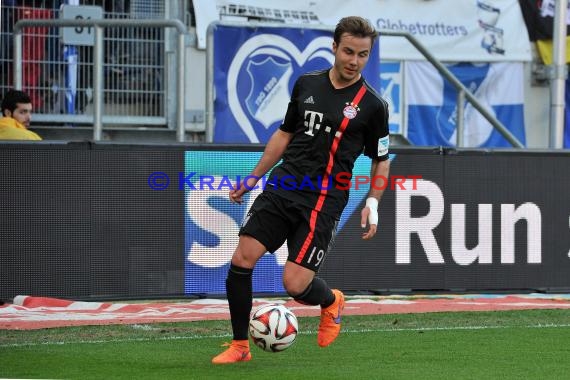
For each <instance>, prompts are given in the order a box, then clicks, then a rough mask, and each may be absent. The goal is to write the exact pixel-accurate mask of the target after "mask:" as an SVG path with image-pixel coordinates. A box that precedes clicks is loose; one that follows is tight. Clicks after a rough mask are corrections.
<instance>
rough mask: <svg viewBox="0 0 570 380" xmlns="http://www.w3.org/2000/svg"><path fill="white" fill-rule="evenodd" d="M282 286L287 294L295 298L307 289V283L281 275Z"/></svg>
mask: <svg viewBox="0 0 570 380" xmlns="http://www.w3.org/2000/svg"><path fill="white" fill-rule="evenodd" d="M283 287H284V288H285V291H286V292H287V294H289V295H290V296H291V297H293V298H295V299H296V298H298V297H299V296H300V295H301V294H303V292H304V291H305V289H307V284H306V283H305V282H301V281H299V280H296V279H288V278H285V277H283Z"/></svg>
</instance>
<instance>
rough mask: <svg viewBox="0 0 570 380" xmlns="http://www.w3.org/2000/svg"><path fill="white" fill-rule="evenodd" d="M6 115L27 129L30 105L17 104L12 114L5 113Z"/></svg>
mask: <svg viewBox="0 0 570 380" xmlns="http://www.w3.org/2000/svg"><path fill="white" fill-rule="evenodd" d="M6 113H7V115H6V116H10V117H12V118H14V119H16V120H17V121H18V122H19V123H21V124H24V125H25V126H26V128H29V127H30V121H31V120H32V103H17V104H16V109H15V110H14V112H10V111H6Z"/></svg>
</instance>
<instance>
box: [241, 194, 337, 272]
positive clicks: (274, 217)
mask: <svg viewBox="0 0 570 380" xmlns="http://www.w3.org/2000/svg"><path fill="white" fill-rule="evenodd" d="M337 226H338V220H337V219H336V218H334V217H332V216H330V215H327V214H323V213H322V212H317V211H314V210H312V209H310V208H308V207H306V206H303V205H300V204H298V203H295V202H291V201H290V200H288V199H285V198H283V197H280V196H278V195H275V194H271V193H268V192H263V193H261V194H260V195H259V196H258V197H257V198H256V199H255V201H254V202H253V204H252V205H251V208H250V209H249V212H248V213H247V215H246V217H245V219H244V220H243V222H242V225H241V228H240V231H239V234H240V235H250V236H252V237H254V238H255V239H256V240H258V241H259V242H260V243H261V244H263V245H264V246H265V248H267V251H269V252H271V253H273V252H275V251H276V250H278V249H279V247H281V246H282V245H283V244H284V243H285V241H287V246H288V249H289V255H288V257H287V260H288V261H292V262H294V263H297V264H299V265H301V266H303V267H305V268H308V269H311V270H313V271H315V272H317V271H318V270H319V267H320V266H321V264H322V263H323V262H324V260H325V256H326V254H327V252H328V251H329V250H330V249H331V247H332V245H333V243H334V238H335V235H336V229H337Z"/></svg>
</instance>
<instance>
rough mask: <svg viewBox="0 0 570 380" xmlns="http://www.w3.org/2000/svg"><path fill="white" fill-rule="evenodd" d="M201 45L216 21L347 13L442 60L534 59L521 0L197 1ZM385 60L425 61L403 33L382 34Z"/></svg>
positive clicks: (304, 19)
mask: <svg viewBox="0 0 570 380" xmlns="http://www.w3.org/2000/svg"><path fill="white" fill-rule="evenodd" d="M194 9H195V14H196V28H197V35H198V46H199V48H202V49H203V48H205V46H206V32H207V27H208V25H209V24H210V23H211V22H213V21H217V20H233V21H237V22H240V21H241V22H252V20H255V21H260V22H279V23H295V24H304V23H306V24H320V25H329V26H332V27H334V26H335V25H336V23H337V22H338V20H339V19H340V18H342V17H345V16H348V15H356V16H362V17H365V18H367V19H369V20H370V21H371V22H372V23H373V24H374V26H375V27H376V28H377V29H379V30H396V31H405V32H408V33H410V34H411V35H413V36H414V37H415V38H417V39H418V40H419V41H420V42H421V43H422V44H423V45H424V46H426V47H427V48H428V50H429V51H430V52H431V53H432V54H433V55H435V57H436V58H438V59H439V60H440V61H448V62H459V61H470V62H498V61H530V60H531V48H530V42H529V40H528V37H527V32H526V25H525V23H524V19H523V17H522V13H521V10H520V6H519V3H518V0H432V1H426V0H406V1H402V0H358V1H352V2H347V1H344V0H312V1H309V2H308V1H305V0H273V1H271V2H268V1H266V0H194ZM380 45H381V51H382V59H389V60H423V59H424V57H423V56H422V55H421V53H419V52H418V51H417V50H416V49H415V48H414V47H413V46H412V45H411V44H410V43H409V42H408V41H407V40H406V39H405V38H403V37H387V36H385V37H382V38H381V42H380Z"/></svg>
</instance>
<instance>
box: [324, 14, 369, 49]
mask: <svg viewBox="0 0 570 380" xmlns="http://www.w3.org/2000/svg"><path fill="white" fill-rule="evenodd" d="M344 33H348V34H350V35H353V36H356V37H362V38H365V37H370V39H371V41H372V45H374V41H375V40H376V38H377V37H378V32H377V31H376V29H374V27H373V26H372V24H370V22H368V20H366V19H365V18H362V17H359V16H348V17H344V18H341V19H340V21H339V22H338V24H337V25H336V29H335V30H334V42H335V43H336V44H337V45H338V44H339V43H340V37H341V36H342V35H343V34H344Z"/></svg>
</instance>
